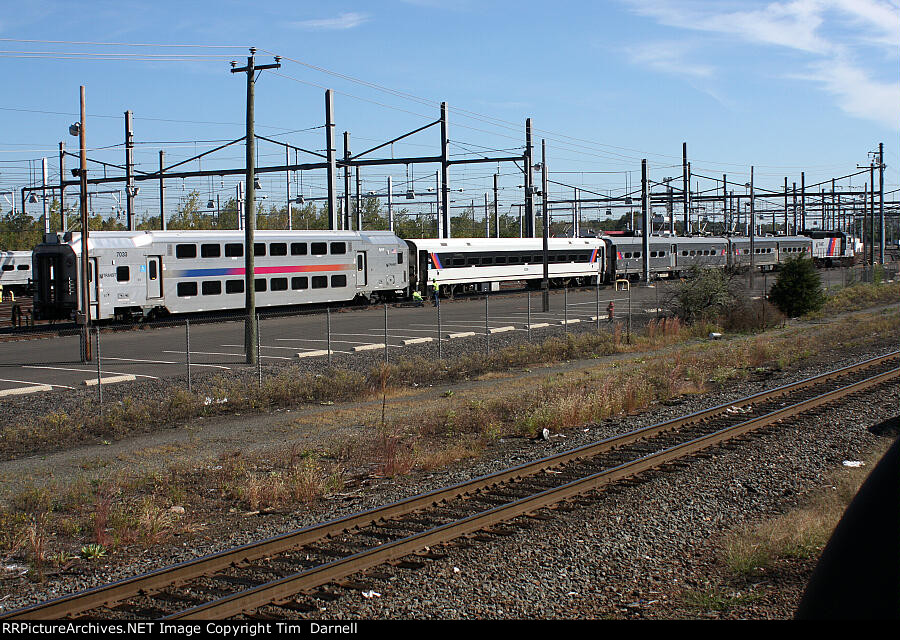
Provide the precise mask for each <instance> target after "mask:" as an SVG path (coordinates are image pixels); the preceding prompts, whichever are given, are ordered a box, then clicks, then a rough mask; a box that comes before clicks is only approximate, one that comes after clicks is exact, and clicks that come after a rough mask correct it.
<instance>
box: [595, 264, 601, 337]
mask: <svg viewBox="0 0 900 640" xmlns="http://www.w3.org/2000/svg"><path fill="white" fill-rule="evenodd" d="M596 289H597V315H596V316H594V317H595V318H596V319H597V333H600V276H597V287H596Z"/></svg>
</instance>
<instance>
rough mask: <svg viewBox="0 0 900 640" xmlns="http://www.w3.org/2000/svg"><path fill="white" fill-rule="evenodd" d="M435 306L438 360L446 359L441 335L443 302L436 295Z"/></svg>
mask: <svg viewBox="0 0 900 640" xmlns="http://www.w3.org/2000/svg"><path fill="white" fill-rule="evenodd" d="M434 299H435V303H434V304H435V306H436V307H437V333H438V336H437V338H438V360H443V359H444V353H443V335H441V300H440V298H438V297H437V295H435V298H434Z"/></svg>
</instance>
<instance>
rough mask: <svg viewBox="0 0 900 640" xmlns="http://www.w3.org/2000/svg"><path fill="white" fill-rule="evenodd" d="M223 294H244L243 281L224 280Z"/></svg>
mask: <svg viewBox="0 0 900 640" xmlns="http://www.w3.org/2000/svg"><path fill="white" fill-rule="evenodd" d="M225 293H244V281H243V280H226V281H225Z"/></svg>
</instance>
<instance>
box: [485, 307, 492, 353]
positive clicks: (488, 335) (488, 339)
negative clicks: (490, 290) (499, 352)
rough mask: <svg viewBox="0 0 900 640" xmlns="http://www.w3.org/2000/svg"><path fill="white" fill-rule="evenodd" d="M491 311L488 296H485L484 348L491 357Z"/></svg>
mask: <svg viewBox="0 0 900 640" xmlns="http://www.w3.org/2000/svg"><path fill="white" fill-rule="evenodd" d="M489 318H490V310H489V308H488V295H487V294H485V295H484V348H485V352H486V353H487V355H491V327H490V322H489Z"/></svg>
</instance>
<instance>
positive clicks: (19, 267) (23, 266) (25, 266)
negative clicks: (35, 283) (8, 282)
mask: <svg viewBox="0 0 900 640" xmlns="http://www.w3.org/2000/svg"><path fill="white" fill-rule="evenodd" d="M30 268H31V266H29V265H27V264H20V265H19V266H18V267H16V269H18V270H19V271H28V270H29V269H30Z"/></svg>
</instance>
